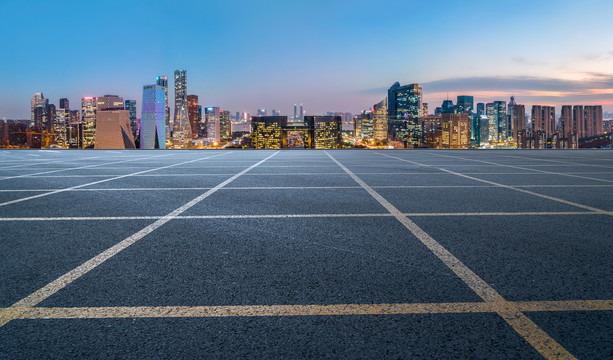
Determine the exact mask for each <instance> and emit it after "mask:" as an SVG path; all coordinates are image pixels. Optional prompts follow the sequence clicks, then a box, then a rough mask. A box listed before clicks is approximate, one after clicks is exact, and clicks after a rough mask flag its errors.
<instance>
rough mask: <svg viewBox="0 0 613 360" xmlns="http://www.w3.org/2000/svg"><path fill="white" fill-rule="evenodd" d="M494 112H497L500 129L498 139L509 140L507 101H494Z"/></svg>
mask: <svg viewBox="0 0 613 360" xmlns="http://www.w3.org/2000/svg"><path fill="white" fill-rule="evenodd" d="M494 112H495V114H496V126H497V129H498V140H499V141H505V140H507V128H508V125H507V102H506V101H494Z"/></svg>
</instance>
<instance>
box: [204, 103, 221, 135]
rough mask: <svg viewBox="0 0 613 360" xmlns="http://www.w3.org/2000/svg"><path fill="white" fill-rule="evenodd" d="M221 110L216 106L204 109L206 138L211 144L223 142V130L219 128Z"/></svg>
mask: <svg viewBox="0 0 613 360" xmlns="http://www.w3.org/2000/svg"><path fill="white" fill-rule="evenodd" d="M220 112H221V111H220V110H219V108H218V107H216V106H212V107H207V108H205V109H204V117H205V122H206V138H207V142H208V143H210V144H219V143H220V142H221V132H220V129H219V125H220V124H219V120H220V115H221V114H220Z"/></svg>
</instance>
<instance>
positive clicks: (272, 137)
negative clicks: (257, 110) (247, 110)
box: [251, 116, 287, 149]
mask: <svg viewBox="0 0 613 360" xmlns="http://www.w3.org/2000/svg"><path fill="white" fill-rule="evenodd" d="M285 126H287V116H254V117H252V118H251V142H252V146H253V147H254V148H256V149H281V147H282V146H283V127H285Z"/></svg>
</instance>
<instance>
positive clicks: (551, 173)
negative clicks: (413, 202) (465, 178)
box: [433, 153, 613, 183]
mask: <svg viewBox="0 0 613 360" xmlns="http://www.w3.org/2000/svg"><path fill="white" fill-rule="evenodd" d="M433 155H436V156H443V157H450V158H454V159H461V160H468V161H477V162H481V163H484V164H489V165H495V166H502V167H508V168H512V169H519V170H529V171H534V172H538V173H541V174H550V175H560V176H568V177H574V178H578V179H586V180H593V181H602V182H608V183H613V180H606V179H599V178H593V177H589V176H581V175H575V174H571V173H560V172H555V171H545V170H539V169H530V168H526V167H522V166H517V165H509V164H499V163H495V162H491V161H485V160H477V159H468V158H464V157H460V156H451V155H441V154H437V153H434V154H433ZM577 165H578V164H577ZM610 173H611V172H605V173H604V174H610ZM516 174H518V173H513V175H516ZM583 174H591V173H588V172H583Z"/></svg>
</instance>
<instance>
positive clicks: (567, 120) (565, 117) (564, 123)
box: [560, 105, 573, 136]
mask: <svg viewBox="0 0 613 360" xmlns="http://www.w3.org/2000/svg"><path fill="white" fill-rule="evenodd" d="M560 132H561V133H562V134H563V135H565V136H566V135H568V134H572V133H573V106H572V105H562V112H561V114H560Z"/></svg>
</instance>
